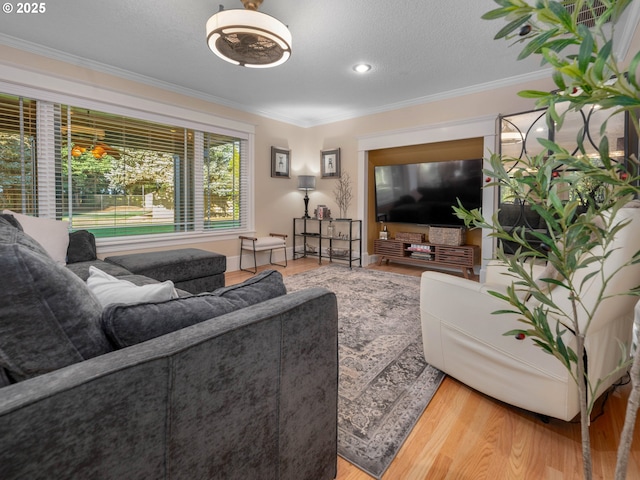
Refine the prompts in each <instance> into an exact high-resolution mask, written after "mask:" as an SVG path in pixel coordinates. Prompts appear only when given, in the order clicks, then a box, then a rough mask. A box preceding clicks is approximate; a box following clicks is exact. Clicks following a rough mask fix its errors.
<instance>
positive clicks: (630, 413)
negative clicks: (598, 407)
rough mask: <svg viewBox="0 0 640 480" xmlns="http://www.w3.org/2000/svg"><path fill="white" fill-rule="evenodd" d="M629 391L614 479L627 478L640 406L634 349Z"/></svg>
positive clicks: (639, 359) (639, 362)
mask: <svg viewBox="0 0 640 480" xmlns="http://www.w3.org/2000/svg"><path fill="white" fill-rule="evenodd" d="M630 376H631V393H630V394H629V400H628V401H627V411H626V414H625V417H624V426H623V427H622V432H621V433H620V445H619V446H618V458H617V461H616V476H615V479H616V480H624V479H625V478H627V466H628V463H629V451H630V450H631V442H632V441H633V430H634V427H635V424H636V415H637V413H638V408H639V407H640V352H638V351H636V352H635V354H634V357H633V364H632V366H631V372H630Z"/></svg>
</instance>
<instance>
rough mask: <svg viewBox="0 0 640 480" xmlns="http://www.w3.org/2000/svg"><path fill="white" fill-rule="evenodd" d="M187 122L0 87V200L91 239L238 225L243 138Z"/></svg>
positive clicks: (244, 202) (242, 217)
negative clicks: (66, 225)
mask: <svg viewBox="0 0 640 480" xmlns="http://www.w3.org/2000/svg"><path fill="white" fill-rule="evenodd" d="M156 117H158V118H160V117H159V116H158V115H156ZM196 125H197V124H194V125H192V126H189V125H188V124H185V123H183V125H182V126H176V125H171V124H170V123H161V122H158V121H156V119H149V118H147V119H138V118H134V117H129V116H126V115H122V114H121V113H120V114H114V113H107V112H102V111H97V110H92V109H87V108H81V107H76V106H70V105H60V104H57V103H52V102H45V101H37V100H34V99H26V98H21V97H19V96H11V95H4V94H0V208H3V209H4V208H6V209H11V210H15V211H18V212H22V213H25V214H30V215H38V216H43V217H48V218H57V219H65V220H68V221H69V222H70V224H71V227H72V229H74V230H79V229H87V230H89V231H91V232H93V233H94V234H95V235H96V236H97V237H123V236H129V235H155V234H164V233H172V234H175V233H179V232H210V233H225V232H228V231H230V230H233V231H237V230H238V229H246V228H247V227H248V224H249V211H250V205H249V204H250V202H249V201H248V199H249V198H250V197H251V195H250V192H249V191H248V189H249V187H250V183H249V178H248V176H249V170H250V168H249V159H248V158H247V152H248V145H249V141H248V140H247V139H246V138H244V137H243V136H242V135H241V137H240V138H239V137H235V136H233V132H230V131H226V130H219V131H218V132H217V133H214V132H211V131H209V132H205V131H202V130H200V128H201V127H205V128H206V126H205V125H202V126H196ZM194 127H196V128H197V130H196V128H194Z"/></svg>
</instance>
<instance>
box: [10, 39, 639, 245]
mask: <svg viewBox="0 0 640 480" xmlns="http://www.w3.org/2000/svg"><path fill="white" fill-rule="evenodd" d="M639 44H640V39H639V38H638V36H637V35H636V38H635V39H634V42H632V48H631V49H630V51H632V52H635V51H637V50H638V45H639ZM0 66H4V67H7V68H10V69H13V70H15V69H17V70H20V71H21V72H23V75H22V77H23V78H24V81H23V82H21V83H24V84H27V85H31V86H34V87H35V88H39V89H43V88H44V89H47V90H48V91H51V92H54V93H55V92H58V93H61V94H73V95H76V96H77V95H81V96H85V97H86V98H87V99H90V98H91V96H92V92H94V93H95V95H96V96H97V95H102V96H104V95H105V93H104V92H108V94H107V95H106V96H107V97H108V101H109V102H112V103H114V104H117V103H118V95H119V94H125V95H129V96H135V97H136V98H139V99H141V101H143V100H149V101H153V102H155V103H156V104H157V103H161V104H164V105H167V106H171V107H180V108H182V109H186V110H188V111H190V112H192V113H193V115H194V116H196V117H197V116H198V114H199V113H202V114H206V115H214V116H217V117H219V118H223V119H227V120H229V121H230V122H233V121H236V122H243V123H244V124H250V125H253V126H255V178H254V182H255V205H256V208H255V231H256V233H257V234H258V235H263V234H266V233H268V232H283V233H287V234H291V230H292V218H293V217H294V216H301V215H302V213H303V211H304V205H303V200H302V199H303V193H302V192H300V191H298V190H297V189H296V187H297V178H296V177H297V175H299V174H314V175H317V176H318V180H317V182H316V183H317V189H316V190H315V191H313V192H310V205H309V207H310V209H311V210H312V209H313V208H315V206H316V205H318V204H326V205H327V206H328V207H329V208H331V209H332V210H333V211H334V212H337V205H336V203H335V200H334V199H333V194H332V191H333V188H334V186H335V180H326V179H320V178H319V171H320V151H321V150H323V149H331V148H336V147H339V148H340V149H341V161H342V170H343V171H347V172H349V173H350V174H351V177H352V178H353V180H354V189H355V188H356V187H357V175H358V173H359V172H358V161H359V160H358V159H359V152H358V145H359V140H360V139H361V138H363V137H368V136H372V135H375V134H380V133H383V132H390V131H402V130H404V129H407V130H409V129H415V128H417V127H421V126H429V125H434V124H441V123H449V122H459V121H464V120H467V119H474V118H481V117H487V116H497V115H498V114H501V113H502V114H506V113H516V112H521V111H525V110H529V109H531V108H533V106H534V104H533V103H532V101H530V100H526V99H522V98H520V97H518V96H517V92H518V91H520V90H523V89H539V90H550V89H553V88H554V85H553V83H552V82H551V80H546V79H545V80H537V81H533V82H525V83H521V84H518V85H506V84H507V83H510V82H507V81H505V82H504V83H505V86H502V87H500V88H496V89H494V90H488V91H483V92H478V93H473V94H468V95H463V96H458V97H455V98H446V99H442V100H438V101H432V102H430V103H425V104H421V105H416V106H411V107H406V108H402V109H397V110H392V111H388V112H384V113H377V114H373V115H367V116H363V117H360V118H356V119H350V120H345V121H341V122H335V123H332V124H327V125H322V126H316V127H311V128H302V127H297V126H294V125H290V124H286V123H283V122H279V121H275V120H272V119H269V118H265V117H261V116H258V115H254V114H251V113H247V112H243V111H239V110H236V109H233V108H229V107H226V106H223V105H218V104H216V103H211V102H206V101H203V100H202V99H199V98H195V97H191V96H188V95H183V94H178V93H174V92H171V91H168V90H164V89H162V88H159V87H158V86H149V85H146V84H141V83H137V82H134V81H131V80H127V79H122V78H119V77H116V76H112V75H108V74H104V73H99V72H96V71H93V70H90V69H88V68H84V67H81V66H76V65H70V64H68V63H64V62H61V61H58V60H53V59H49V58H44V57H41V56H38V55H35V54H31V53H27V52H24V51H20V50H16V49H14V48H11V47H6V46H1V45H0ZM5 71H6V70H5ZM0 81H5V82H6V81H7V78H5V76H4V75H3V73H2V72H1V71H0ZM101 100H102V99H101ZM271 146H279V147H285V148H289V149H291V152H292V158H291V174H292V178H290V179H281V178H271V176H270V169H271V165H270V161H271V159H270V156H271V153H270V148H271ZM366 198H367V196H366V192H362V191H356V198H355V200H354V202H353V204H352V205H351V206H350V208H349V212H348V214H349V216H352V217H354V218H355V217H356V216H357V212H359V211H365V210H364V209H363V208H364V206H365V203H366ZM288 243H289V245H291V238H289V242H288ZM180 246H183V245H180ZM194 246H196V247H199V248H204V249H209V250H213V251H217V252H219V253H222V254H225V255H227V256H229V257H233V256H236V255H237V254H238V241H237V240H236V239H225V240H218V241H213V242H211V241H206V242H204V243H195V244H194ZM164 248H166V247H164ZM158 249H159V248H158Z"/></svg>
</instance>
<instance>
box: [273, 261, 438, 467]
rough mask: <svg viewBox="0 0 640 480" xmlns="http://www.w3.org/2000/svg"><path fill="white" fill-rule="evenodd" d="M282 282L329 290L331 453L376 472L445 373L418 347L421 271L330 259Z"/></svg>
mask: <svg viewBox="0 0 640 480" xmlns="http://www.w3.org/2000/svg"><path fill="white" fill-rule="evenodd" d="M285 284H286V286H287V290H288V291H290V292H293V291H296V290H302V289H305V288H309V287H311V286H323V287H326V288H329V289H330V290H332V291H334V292H335V293H336V296H337V298H338V317H339V327H338V329H339V330H338V345H339V348H338V355H339V371H340V374H339V382H338V395H339V397H338V453H339V454H340V456H342V457H343V458H345V459H346V460H347V461H349V462H351V463H353V464H354V465H356V466H357V467H359V468H361V469H362V470H364V471H365V472H367V473H368V474H370V475H372V476H373V477H375V478H380V477H381V476H382V474H383V473H384V472H385V470H386V469H387V468H388V467H389V464H390V463H391V461H392V460H393V459H394V457H395V456H396V454H397V453H398V451H399V450H400V447H401V446H402V444H403V443H404V441H405V440H406V438H407V436H408V435H409V433H410V432H411V430H412V428H413V427H414V426H415V424H416V422H417V421H418V418H419V417H420V415H421V414H422V412H423V411H424V409H425V408H426V406H427V404H428V403H429V401H430V400H431V398H432V397H433V395H434V393H435V392H436V390H437V389H438V387H439V385H440V383H441V381H442V379H443V377H444V374H443V373H442V372H441V371H439V370H437V369H436V368H434V367H432V366H430V365H429V364H427V363H426V362H425V360H424V355H423V353H422V337H421V327H420V288H419V287H420V278H419V277H412V276H408V275H400V274H395V273H389V272H382V271H378V270H369V269H364V268H354V269H352V270H350V269H349V268H348V267H345V266H337V265H329V266H324V267H320V268H318V269H315V270H312V271H309V272H304V273H300V274H297V275H292V276H290V277H286V278H285Z"/></svg>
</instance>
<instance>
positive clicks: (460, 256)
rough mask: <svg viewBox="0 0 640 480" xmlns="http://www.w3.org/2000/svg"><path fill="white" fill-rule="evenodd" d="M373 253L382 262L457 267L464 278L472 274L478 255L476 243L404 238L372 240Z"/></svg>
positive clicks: (431, 266)
mask: <svg viewBox="0 0 640 480" xmlns="http://www.w3.org/2000/svg"><path fill="white" fill-rule="evenodd" d="M373 253H375V254H376V255H378V256H379V258H378V265H382V262H385V261H386V263H389V262H401V263H409V264H412V265H421V266H425V267H427V268H438V267H442V268H459V269H461V270H462V275H463V276H464V278H471V277H472V276H473V275H474V271H473V267H474V265H475V264H476V259H477V258H478V257H479V255H480V247H478V246H477V245H460V246H455V245H440V244H432V243H415V242H410V241H405V240H374V242H373Z"/></svg>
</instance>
